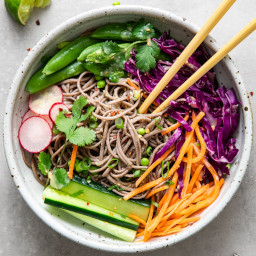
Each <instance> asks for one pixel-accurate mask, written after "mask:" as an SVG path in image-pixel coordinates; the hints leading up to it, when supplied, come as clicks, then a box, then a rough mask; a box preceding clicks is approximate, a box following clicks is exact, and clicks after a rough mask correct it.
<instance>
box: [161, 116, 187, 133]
mask: <svg viewBox="0 0 256 256" xmlns="http://www.w3.org/2000/svg"><path fill="white" fill-rule="evenodd" d="M188 118H189V115H186V116H185V117H184V120H185V121H188ZM180 126H181V123H180V122H177V123H176V124H174V125H172V126H170V127H169V128H167V129H166V130H165V131H162V132H161V134H162V135H165V134H166V133H169V132H171V131H174V130H176V129H177V128H179V127H180Z"/></svg>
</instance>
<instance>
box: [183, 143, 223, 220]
mask: <svg viewBox="0 0 256 256" xmlns="http://www.w3.org/2000/svg"><path fill="white" fill-rule="evenodd" d="M194 149H195V151H196V154H197V155H199V154H200V150H199V148H198V147H197V146H195V145H194ZM203 163H204V164H205V166H206V168H207V169H208V170H209V171H210V173H211V175H212V176H213V179H214V184H215V185H214V190H213V193H212V195H211V196H209V197H207V198H206V199H205V200H203V201H200V202H198V203H196V205H191V206H189V207H188V208H187V209H184V210H183V211H182V212H181V213H180V214H183V215H191V214H192V213H195V212H197V211H198V210H201V209H203V208H205V207H207V206H209V205H211V204H212V203H213V202H214V201H215V200H216V198H217V197H218V195H219V192H220V182H219V176H218V174H217V172H216V171H215V169H214V168H213V166H212V165H211V164H210V163H209V162H208V161H207V159H206V158H204V159H203Z"/></svg>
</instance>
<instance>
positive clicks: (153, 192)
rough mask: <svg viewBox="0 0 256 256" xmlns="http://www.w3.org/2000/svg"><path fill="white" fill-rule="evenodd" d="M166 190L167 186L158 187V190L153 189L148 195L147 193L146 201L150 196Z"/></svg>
mask: <svg viewBox="0 0 256 256" xmlns="http://www.w3.org/2000/svg"><path fill="white" fill-rule="evenodd" d="M168 188H169V186H168V185H164V186H161V187H159V188H157V189H154V190H152V191H150V193H148V195H147V196H146V199H148V198H150V197H151V196H152V195H155V194H156V193H158V192H161V191H163V190H166V189H168Z"/></svg>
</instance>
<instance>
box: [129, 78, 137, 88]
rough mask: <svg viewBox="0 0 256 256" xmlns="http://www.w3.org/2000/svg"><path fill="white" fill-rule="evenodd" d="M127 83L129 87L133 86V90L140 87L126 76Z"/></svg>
mask: <svg viewBox="0 0 256 256" xmlns="http://www.w3.org/2000/svg"><path fill="white" fill-rule="evenodd" d="M127 83H128V84H129V85H130V86H131V87H133V88H134V89H135V90H139V89H140V88H139V87H138V86H137V85H135V84H134V83H133V82H132V81H131V80H130V79H129V78H127Z"/></svg>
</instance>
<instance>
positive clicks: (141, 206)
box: [61, 175, 150, 221]
mask: <svg viewBox="0 0 256 256" xmlns="http://www.w3.org/2000/svg"><path fill="white" fill-rule="evenodd" d="M61 190H62V191H64V192H66V193H68V194H69V195H71V196H74V197H76V198H79V199H82V200H85V201H88V202H90V203H93V204H95V205H98V206H100V207H103V208H105V209H108V210H110V211H113V212H116V213H119V214H122V215H125V216H129V214H134V215H136V216H138V217H140V218H141V219H143V220H145V221H147V218H148V214H149V208H150V201H149V200H128V201H124V200H123V198H122V197H121V196H119V195H116V194H115V193H113V192H112V191H109V190H107V188H106V187H103V186H102V185H100V184H98V183H95V182H93V181H91V182H90V183H87V181H86V179H84V178H81V177H79V176H77V175H74V177H73V181H71V182H70V184H69V185H68V186H66V187H63V188H62V189H61Z"/></svg>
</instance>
